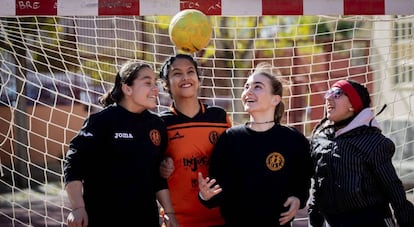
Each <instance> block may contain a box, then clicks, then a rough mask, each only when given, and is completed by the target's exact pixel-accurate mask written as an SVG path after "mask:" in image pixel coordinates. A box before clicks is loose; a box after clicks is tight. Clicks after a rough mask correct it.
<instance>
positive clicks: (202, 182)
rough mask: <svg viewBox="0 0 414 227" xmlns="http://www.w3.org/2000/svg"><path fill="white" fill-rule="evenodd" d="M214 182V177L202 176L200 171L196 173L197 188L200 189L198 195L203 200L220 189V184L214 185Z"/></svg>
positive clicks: (209, 197) (217, 192)
mask: <svg viewBox="0 0 414 227" xmlns="http://www.w3.org/2000/svg"><path fill="white" fill-rule="evenodd" d="M215 183H216V179H211V180H210V178H209V177H206V178H204V177H203V174H202V173H200V172H199V173H198V188H199V189H200V195H201V198H202V199H203V200H209V199H211V197H213V196H215V195H217V194H219V193H220V192H221V191H222V189H221V187H220V185H218V184H216V185H214V184H215ZM213 185H214V186H213Z"/></svg>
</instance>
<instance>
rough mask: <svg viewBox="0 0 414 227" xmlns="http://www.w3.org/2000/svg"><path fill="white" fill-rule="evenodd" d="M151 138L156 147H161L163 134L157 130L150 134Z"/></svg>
mask: <svg viewBox="0 0 414 227" xmlns="http://www.w3.org/2000/svg"><path fill="white" fill-rule="evenodd" d="M149 137H150V139H151V142H152V143H153V144H154V145H155V146H159V145H160V144H161V134H160V132H159V131H158V130H157V129H153V130H151V131H150V133H149Z"/></svg>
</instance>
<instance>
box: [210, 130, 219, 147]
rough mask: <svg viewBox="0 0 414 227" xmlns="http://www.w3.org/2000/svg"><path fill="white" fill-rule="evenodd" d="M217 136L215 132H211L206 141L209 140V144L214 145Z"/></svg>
mask: <svg viewBox="0 0 414 227" xmlns="http://www.w3.org/2000/svg"><path fill="white" fill-rule="evenodd" d="M218 137H219V134H218V132H217V131H211V132H210V134H209V135H208V139H209V140H210V143H211V144H213V145H214V144H216V143H217V140H218Z"/></svg>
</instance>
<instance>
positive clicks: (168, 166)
mask: <svg viewBox="0 0 414 227" xmlns="http://www.w3.org/2000/svg"><path fill="white" fill-rule="evenodd" d="M173 172H174V161H173V160H172V158H170V157H167V158H165V159H164V160H163V161H162V162H161V165H160V175H161V177H163V178H165V179H168V177H170V176H171V174H172V173H173Z"/></svg>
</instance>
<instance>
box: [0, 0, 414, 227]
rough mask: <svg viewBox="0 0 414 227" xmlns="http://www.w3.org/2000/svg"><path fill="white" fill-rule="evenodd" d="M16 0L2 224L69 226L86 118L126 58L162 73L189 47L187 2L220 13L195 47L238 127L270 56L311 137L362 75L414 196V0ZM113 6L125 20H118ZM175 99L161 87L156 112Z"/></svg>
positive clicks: (4, 68)
mask: <svg viewBox="0 0 414 227" xmlns="http://www.w3.org/2000/svg"><path fill="white" fill-rule="evenodd" d="M5 2H6V3H7V4H5V5H4V7H3V8H0V84H1V87H0V225H1V226H3V225H4V226H66V225H65V224H66V216H67V213H68V211H69V207H68V203H67V200H66V194H65V192H64V189H63V169H62V168H63V159H64V155H65V153H66V151H67V148H68V143H69V141H70V139H72V137H73V136H74V135H75V134H76V133H77V132H78V130H79V129H80V127H81V124H82V122H83V120H84V119H85V117H86V116H88V115H89V114H91V113H93V112H95V111H97V110H99V109H100V108H101V107H100V106H99V105H98V102H97V98H98V97H99V96H100V95H102V94H103V93H104V92H105V91H107V89H109V88H110V86H111V85H112V83H113V80H114V75H115V73H116V71H117V70H118V68H119V67H120V65H122V64H123V63H124V62H125V61H128V60H140V61H141V60H142V61H145V62H147V63H149V64H151V65H152V66H153V67H154V69H156V70H157V71H158V70H159V68H160V66H161V65H162V63H163V62H164V60H165V59H166V58H168V57H169V56H171V55H173V54H175V53H177V49H176V48H175V47H174V46H173V45H172V44H171V41H170V39H169V37H168V24H169V21H170V20H171V18H172V16H173V15H174V13H176V12H178V11H179V10H180V7H181V9H182V7H189V8H191V7H195V6H197V7H201V9H203V10H204V11H205V12H210V13H207V14H208V15H209V17H210V19H211V22H212V24H213V27H214V29H213V36H212V39H211V41H210V43H209V44H208V46H207V47H206V48H205V49H203V50H202V51H200V52H197V53H194V54H193V56H194V57H195V58H196V60H197V61H198V62H199V64H200V68H201V71H202V88H201V90H200V97H201V99H202V100H203V101H205V102H207V103H211V104H215V105H219V106H222V107H224V108H225V109H226V110H227V111H228V113H229V115H230V117H231V119H232V120H233V123H234V124H235V125H237V124H242V123H244V122H245V121H246V120H247V119H246V117H247V115H246V114H245V113H244V112H243V108H242V106H241V101H240V94H241V91H242V89H243V84H244V82H245V79H246V78H247V76H248V74H249V73H250V72H251V70H252V69H253V68H254V66H255V65H257V64H258V63H259V62H269V63H270V64H271V65H272V66H273V67H274V68H275V69H279V70H280V72H281V74H282V75H281V77H282V78H283V79H284V80H285V81H286V82H287V84H286V88H287V89H286V93H285V97H284V101H285V104H286V105H285V106H286V115H285V117H284V119H283V122H284V123H285V124H288V125H292V126H294V127H296V128H298V129H299V130H300V131H301V132H303V133H304V134H305V135H307V136H309V135H310V132H311V130H312V128H313V127H314V126H315V124H316V122H318V121H319V120H320V119H321V118H322V117H323V116H324V100H323V96H324V92H325V91H326V90H327V89H328V88H329V86H330V85H331V84H332V83H333V82H335V81H336V80H338V79H353V80H356V81H359V82H361V83H363V84H364V85H366V86H367V87H368V88H369V90H370V92H371V94H372V95H371V98H372V101H373V103H372V108H373V110H374V112H378V111H379V110H380V109H381V108H382V107H383V105H384V104H386V105H387V108H386V109H385V110H384V112H383V113H381V114H380V115H378V116H377V119H378V120H379V122H380V124H381V126H382V129H383V132H384V134H386V135H387V136H389V137H390V138H391V139H392V140H393V141H394V142H395V144H396V153H395V155H394V164H395V167H396V169H397V171H398V174H399V176H400V177H401V180H402V181H403V182H404V185H405V187H406V190H407V195H408V196H409V197H410V198H411V200H414V195H413V193H414V112H413V111H414V98H413V96H414V14H413V13H414V2H413V1H411V0H410V1H401V0H396V1H395V3H394V5H392V4H390V1H388V0H384V1H383V2H385V3H387V4H383V5H379V6H376V7H374V8H372V7H371V8H370V9H369V10H371V11H366V10H365V11H364V10H363V9H361V8H359V9H353V8H352V7H350V6H347V4H341V6H338V7H340V9H339V10H333V8H332V9H331V8H330V7H326V6H324V4H328V3H329V2H330V3H332V2H341V3H342V1H326V0H314V1H308V0H303V1H291V2H301V3H302V4H301V5H300V6H301V8H300V7H299V6H298V4H297V3H295V4H293V3H289V4H293V5H290V7H292V8H288V9H285V11H281V10H280V8H279V7H272V6H271V5H269V4H270V3H269V1H266V0H263V1H260V0H254V1H253V0H252V1H250V0H245V1H241V2H243V4H246V5H244V6H243V7H240V6H234V5H237V1H227V2H226V1H223V3H221V1H206V2H209V3H211V4H210V5H201V6H200V4H202V3H197V1H179V2H180V3H181V4H179V5H178V7H177V5H173V4H171V5H166V6H164V8H162V7H163V6H161V5H162V2H163V1H160V0H156V1H142V0H141V1H117V5H108V4H109V3H108V2H111V1H106V2H105V1H101V0H99V1H98V0H97V1H96V2H97V3H96V4H98V3H99V4H101V6H102V7H100V8H99V7H95V6H96V4H92V3H91V4H90V5H87V6H85V7H84V8H82V7H79V5H77V4H80V3H81V2H83V1H80V0H74V1H70V0H67V1H62V0H61V1H57V0H55V1H51V2H54V4H51V5H50V6H49V8H44V7H45V6H43V8H41V6H42V5H41V4H40V3H41V2H42V1H40V0H39V1H22V2H21V5H17V6H15V3H16V1H15V0H13V1H10V0H5ZM17 2H19V1H17ZM39 2H40V3H39ZM94 2H95V1H94ZM112 2H113V1H112ZM137 2H140V3H141V5H139V4H138V3H137ZM173 2H175V1H173ZM177 2H178V1H177ZM225 2H226V3H225ZM229 2H233V5H231V4H230V3H229ZM258 2H262V5H261V6H262V7H260V9H257V6H256V5H255V4H258ZM266 2H267V4H265V3H266ZM276 2H284V3H286V2H290V1H283V0H277V1H276ZM312 2H313V3H314V4H312ZM344 2H353V1H346V0H344ZM367 2H369V1H367ZM375 2H377V3H378V2H379V1H375ZM405 2H409V3H405ZM36 3H38V4H36ZM43 3H44V1H43ZM190 3H191V4H190ZM196 3H197V4H199V5H197V4H196ZM213 3H216V4H213ZM219 3H220V4H219ZM253 3H254V4H253ZM105 4H106V5H105ZM113 4H115V3H113ZM136 4H138V6H139V7H138V6H137V5H136ZM226 4H227V5H226ZM103 6H105V7H106V8H105V7H103ZM232 6H234V7H232ZM88 7H89V8H88ZM93 7H95V8H93ZM110 7H112V8H115V9H118V10H119V11H116V10H115V12H116V14H119V15H107V14H110V12H111V11H110V10H108V8H110ZM91 8H93V9H94V10H92V11H91ZM38 9H41V10H42V11H41V13H38V14H36V12H37V11H36V10H38ZM47 9H49V10H47ZM289 9H291V10H289ZM335 9H336V8H335ZM131 10H134V11H133V12H131ZM248 10H252V11H248ZM329 10H331V11H329ZM352 10H354V11H352ZM358 10H359V11H358ZM39 12H40V11H39ZM91 12H93V13H91ZM108 12H109V13H108ZM358 12H362V13H361V14H365V15H364V16H362V15H358V14H359V13H358ZM307 14H308V15H307ZM318 14H321V15H318ZM322 14H324V15H328V14H329V15H336V16H324V15H322ZM368 14H371V15H368ZM411 14H413V15H411ZM33 15H35V16H33ZM399 15H405V16H399ZM169 104H170V100H169V97H168V94H166V93H165V92H161V95H160V99H159V105H158V107H157V109H156V110H155V111H160V110H163V109H165V108H167V107H168V105H169Z"/></svg>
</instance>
